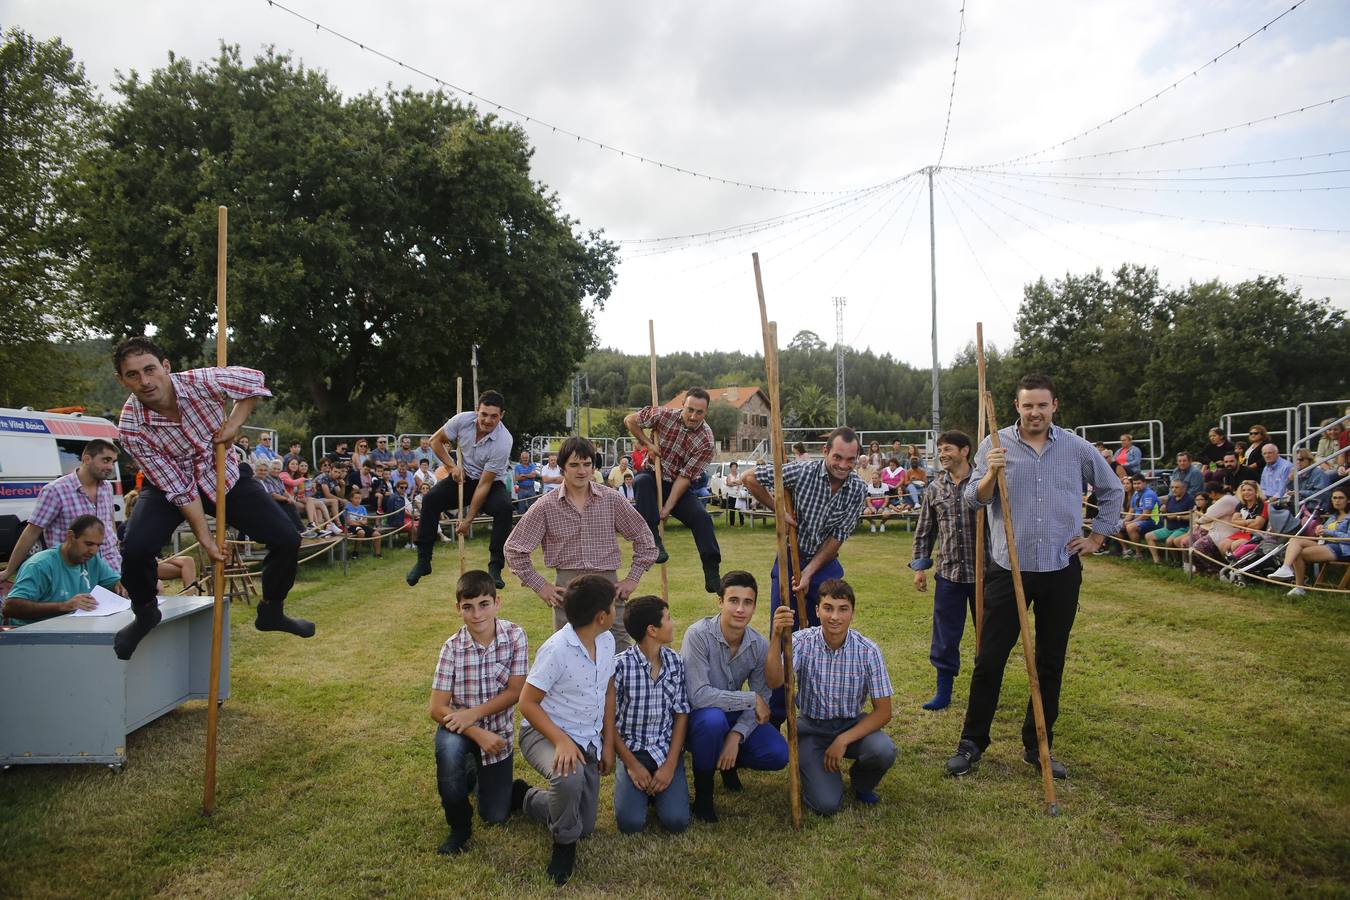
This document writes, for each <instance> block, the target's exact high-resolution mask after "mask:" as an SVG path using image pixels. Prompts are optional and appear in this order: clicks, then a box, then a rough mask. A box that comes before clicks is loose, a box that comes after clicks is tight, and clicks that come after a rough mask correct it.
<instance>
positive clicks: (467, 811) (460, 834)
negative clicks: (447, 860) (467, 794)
mask: <svg viewBox="0 0 1350 900" xmlns="http://www.w3.org/2000/svg"><path fill="white" fill-rule="evenodd" d="M445 824H447V825H449V826H450V834H449V835H448V836H447V837H446V839H445V840H444V841H442V842H441V845H440V846H439V847H437V848H436V852H437V853H439V854H441V855H442V856H454V855H455V854H456V853H463V852H464V848H465V846H467V845H468V843H469V837H470V835H472V834H473V807H472V806H471V805H469V801H468V800H461V801H460V802H459V803H456V804H453V805H451V806H449V807H447V808H446V810H445Z"/></svg>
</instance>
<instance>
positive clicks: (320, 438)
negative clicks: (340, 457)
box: [310, 432, 394, 466]
mask: <svg viewBox="0 0 1350 900" xmlns="http://www.w3.org/2000/svg"><path fill="white" fill-rule="evenodd" d="M381 437H382V438H388V439H389V441H390V442H391V443H392V442H393V440H394V436H393V435H392V434H380V433H379V432H375V433H373V434H370V433H362V434H316V435H314V439H313V440H312V441H310V452H311V453H312V454H313V456H312V459H313V460H314V465H316V466H317V465H318V464H319V460H320V459H322V458H323V457H324V456H326V455H327V453H328V442H329V441H332V442H333V446H335V447H336V446H337V444H338V442H339V441H349V442H350V443H352V444H353V445H355V443H356V442H357V441H360V440H370V441H373V440H375V438H381Z"/></svg>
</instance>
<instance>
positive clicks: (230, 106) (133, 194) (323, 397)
mask: <svg viewBox="0 0 1350 900" xmlns="http://www.w3.org/2000/svg"><path fill="white" fill-rule="evenodd" d="M117 91H118V93H120V94H121V95H122V102H121V103H120V104H119V105H118V106H117V107H116V108H115V109H114V110H113V112H112V114H111V116H110V117H109V120H108V123H107V127H106V130H105V133H104V135H103V139H104V145H103V146H102V147H100V148H99V149H98V150H96V151H95V152H93V153H91V154H90V155H89V156H88V157H87V160H86V166H85V172H84V175H85V183H86V184H87V185H88V188H87V191H86V193H85V195H84V207H83V209H84V216H83V232H84V236H85V239H86V241H87V244H88V250H89V253H88V261H87V264H86V265H85V266H83V267H82V269H81V275H82V278H83V281H84V284H85V286H86V289H87V290H88V292H89V295H90V296H91V297H96V298H97V299H98V303H99V309H98V316H99V321H100V322H101V323H102V325H103V326H104V327H105V328H106V329H108V330H109V331H111V332H112V333H113V334H114V335H121V334H128V333H137V332H140V331H141V330H142V329H144V328H146V327H147V326H155V327H156V328H157V329H158V335H159V338H160V339H161V340H162V341H163V342H164V343H165V344H166V347H167V349H169V350H170V352H171V353H173V354H174V356H175V358H176V360H177V361H178V363H179V365H180V366H182V365H190V364H193V363H198V362H201V361H202V360H203V359H204V358H205V355H204V354H203V352H202V351H203V348H204V347H205V346H206V345H207V343H208V341H209V339H210V337H211V336H212V335H213V334H214V328H215V325H214V309H215V307H214V296H213V295H214V289H213V288H214V273H215V265H216V261H215V260H216V254H215V223H216V206H217V205H218V204H224V205H227V206H229V207H230V223H231V241H230V305H231V309H230V330H231V338H232V357H231V358H232V360H234V361H237V362H239V363H244V364H250V365H254V366H257V367H259V368H262V369H264V370H266V371H267V373H268V376H269V380H270V382H271V384H272V385H273V386H274V387H275V388H278V389H279V390H280V392H281V395H282V397H283V398H284V399H286V400H288V401H289V402H292V403H295V404H298V405H302V406H305V407H308V408H309V409H310V410H311V416H310V418H311V424H312V426H313V427H314V428H315V429H316V430H319V431H338V432H341V431H350V430H354V429H368V428H370V427H372V425H373V424H374V423H380V424H383V423H385V422H388V424H389V426H390V427H392V426H393V424H394V423H393V422H391V421H389V420H390V418H391V417H392V415H393V412H394V409H395V407H396V405H397V403H398V402H401V403H403V404H404V405H405V406H406V407H408V408H410V409H411V410H412V411H413V412H414V413H415V414H416V416H417V417H418V418H419V419H420V420H421V423H422V424H423V425H435V424H439V423H440V421H441V419H442V418H443V417H444V415H445V413H446V412H447V411H452V409H453V404H454V390H455V388H454V380H455V376H456V375H462V376H464V379H465V383H466V385H467V384H468V383H469V375H470V372H469V359H470V351H471V347H472V345H473V344H474V343H475V342H476V343H478V344H479V347H480V349H479V357H478V358H479V375H478V381H479V385H480V388H487V387H492V388H497V389H499V390H501V391H502V393H503V394H504V395H505V396H506V398H507V407H508V417H509V420H510V422H511V425H512V427H513V428H514V429H515V430H517V431H521V432H528V431H530V430H532V429H533V428H534V427H535V426H536V425H539V424H542V422H541V419H542V418H546V416H547V413H545V411H544V407H545V405H546V403H547V399H548V397H549V395H551V394H552V393H554V392H556V391H557V389H558V388H559V386H560V385H561V384H562V383H563V382H565V380H566V379H567V377H568V376H569V375H570V373H571V372H572V371H573V369H574V368H575V366H576V365H577V363H578V362H579V361H580V360H581V358H582V356H583V355H584V354H585V351H586V349H587V347H588V345H589V344H590V341H591V318H590V315H591V312H590V311H589V310H588V308H587V303H588V302H589V303H591V304H592V305H594V306H597V307H598V306H599V305H601V304H603V302H604V300H605V299H606V298H607V297H608V296H609V292H610V289H611V286H612V284H613V281H614V277H615V275H614V264H615V260H616V251H615V248H614V246H613V245H612V244H610V243H609V242H607V241H605V240H604V239H603V238H602V237H601V236H600V235H599V234H597V233H595V232H590V233H581V232H580V229H579V228H578V227H577V225H576V223H575V222H573V221H572V220H571V219H570V218H569V217H568V216H566V215H565V214H564V213H563V212H562V211H561V209H560V203H559V201H558V198H557V197H556V196H555V195H554V194H552V193H550V192H549V191H548V190H547V188H546V187H545V186H543V185H542V184H539V183H537V182H535V181H534V180H533V179H532V178H531V176H530V168H529V161H530V155H531V152H532V151H531V149H530V147H529V144H528V141H527V140H526V137H525V135H524V133H523V132H522V131H521V130H520V129H519V128H517V127H514V126H511V125H507V124H504V123H502V122H500V121H498V120H496V119H495V118H494V117H492V116H486V117H485V116H480V115H479V114H478V113H477V112H476V111H475V110H474V109H473V108H472V107H467V106H463V105H461V104H458V103H455V102H452V101H451V100H449V99H447V98H446V97H445V96H444V95H443V94H441V93H439V92H437V93H430V94H427V93H418V92H413V91H409V90H405V91H401V92H390V93H388V94H386V95H384V96H376V95H374V94H367V95H363V96H359V97H354V98H350V99H346V100H344V98H342V97H341V96H340V95H339V94H338V92H337V91H336V90H335V89H334V88H333V87H332V86H331V85H330V84H329V83H328V80H327V78H326V77H325V75H324V74H323V73H321V72H317V71H314V70H311V69H306V68H304V67H303V66H297V65H295V64H294V63H293V62H292V61H291V60H290V59H289V58H288V57H286V56H284V55H280V54H276V53H274V52H272V51H270V50H269V51H268V52H266V53H265V54H263V55H261V56H259V57H257V58H256V59H255V60H254V61H253V62H252V64H245V63H244V62H243V61H242V60H241V58H240V55H239V51H238V49H237V48H232V47H225V48H222V51H221V53H220V55H219V56H218V57H217V58H216V59H215V60H214V61H213V62H211V63H209V64H204V65H200V66H194V65H193V64H192V63H190V62H188V61H187V60H183V59H175V58H172V57H171V58H170V61H169V64H168V65H167V66H165V67H164V68H162V69H158V70H156V71H155V72H154V73H152V74H151V76H150V77H149V78H148V79H146V80H142V79H140V78H138V77H137V76H136V75H135V73H133V74H132V75H131V76H130V77H127V78H124V79H122V80H121V81H120V82H119V84H118V85H117ZM466 392H467V388H466ZM466 399H467V400H469V401H470V402H471V399H472V398H466Z"/></svg>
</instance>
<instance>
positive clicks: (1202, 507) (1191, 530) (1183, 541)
mask: <svg viewBox="0 0 1350 900" xmlns="http://www.w3.org/2000/svg"><path fill="white" fill-rule="evenodd" d="M1207 512H1209V494H1207V493H1200V494H1196V495H1195V515H1194V516H1193V517H1192V518H1191V519H1190V520H1189V521H1188V522H1187V523H1186V528H1185V530H1183V531H1182V533H1181V534H1174V535H1171V536H1170V537H1168V539H1167V546H1169V547H1175V548H1176V549H1178V550H1185V549H1186V548H1187V547H1189V546H1190V545H1191V542H1192V541H1194V540H1195V538H1196V537H1198V536H1199V535H1201V534H1203V532H1202V531H1201V530H1200V525H1199V522H1200V521H1201V520H1202V518H1203V517H1204V515H1205V514H1206V513H1207ZM1192 523H1196V524H1194V525H1192Z"/></svg>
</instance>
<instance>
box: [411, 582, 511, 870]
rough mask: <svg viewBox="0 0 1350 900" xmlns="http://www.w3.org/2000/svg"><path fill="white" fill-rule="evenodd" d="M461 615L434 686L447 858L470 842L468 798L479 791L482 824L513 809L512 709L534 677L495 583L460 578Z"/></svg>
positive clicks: (439, 663) (457, 594) (438, 780)
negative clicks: (502, 612)
mask: <svg viewBox="0 0 1350 900" xmlns="http://www.w3.org/2000/svg"><path fill="white" fill-rule="evenodd" d="M455 607H456V609H457V610H458V611H459V615H460V618H462V619H463V620H464V627H463V628H461V629H460V630H459V631H457V632H456V633H455V634H454V635H453V636H452V637H451V638H450V639H449V640H447V641H446V642H445V645H444V646H443V647H441V657H440V660H439V661H437V663H436V676H435V677H434V678H433V679H432V681H431V718H432V719H433V720H434V721H435V722H436V786H437V788H438V789H439V791H440V795H441V806H442V807H443V808H444V809H445V822H446V824H447V825H449V826H450V835H449V837H447V838H446V839H445V841H444V843H442V844H441V846H440V848H439V849H438V850H437V852H438V853H444V854H455V853H459V852H461V851H463V850H464V846H465V844H467V843H468V842H469V835H470V834H471V833H472V831H473V806H472V805H471V804H470V803H469V792H470V791H472V790H474V789H475V788H476V789H477V793H478V815H479V816H481V817H482V819H483V821H484V822H488V823H492V824H496V823H500V822H504V821H506V817H507V815H508V813H509V812H510V810H511V807H512V784H511V767H512V761H513V759H514V757H513V754H512V748H511V736H512V733H513V732H514V731H515V715H514V712H515V710H514V707H515V705H516V701H517V700H519V699H520V690H521V688H522V687H524V686H525V675H526V672H527V671H528V670H529V660H528V655H529V643H528V642H527V640H526V637H525V630H524V629H523V628H521V627H520V626H519V625H516V624H513V623H511V622H508V621H506V620H505V619H502V618H499V617H498V615H497V613H498V612H499V611H500V610H501V608H502V601H501V598H500V597H498V596H497V588H496V586H495V585H494V584H493V579H492V576H491V575H489V574H488V573H487V572H484V571H482V570H474V571H471V572H465V573H464V574H463V575H462V576H460V579H459V584H458V585H457V586H456V588H455ZM517 799H518V798H517ZM515 805H516V808H519V803H517V804H515Z"/></svg>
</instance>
